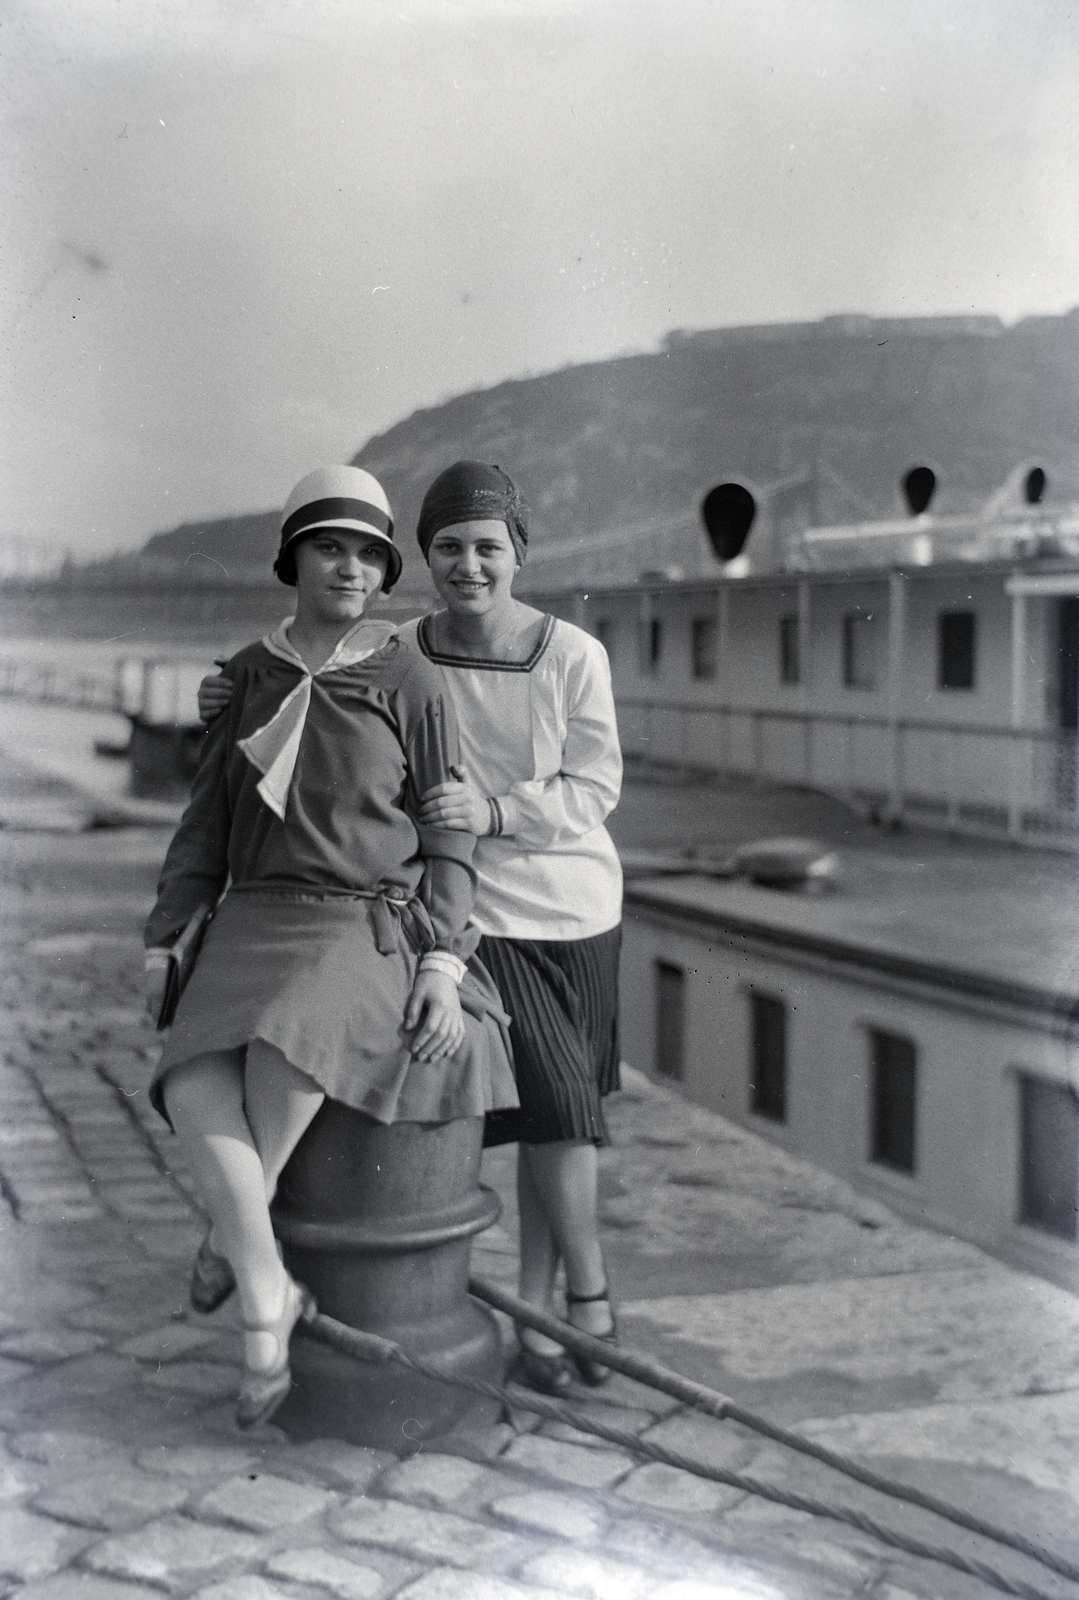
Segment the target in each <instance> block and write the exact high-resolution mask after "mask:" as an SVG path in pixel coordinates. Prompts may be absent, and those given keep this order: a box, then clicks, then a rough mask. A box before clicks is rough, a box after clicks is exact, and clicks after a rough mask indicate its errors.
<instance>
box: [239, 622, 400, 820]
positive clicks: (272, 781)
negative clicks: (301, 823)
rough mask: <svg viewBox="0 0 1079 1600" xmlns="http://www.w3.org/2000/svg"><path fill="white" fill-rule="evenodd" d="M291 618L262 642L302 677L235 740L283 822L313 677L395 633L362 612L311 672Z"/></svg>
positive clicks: (368, 652) (347, 663) (371, 650)
mask: <svg viewBox="0 0 1079 1600" xmlns="http://www.w3.org/2000/svg"><path fill="white" fill-rule="evenodd" d="M294 620H295V618H293V617H286V618H285V620H284V622H282V623H281V624H280V625H279V626H278V627H276V628H275V629H274V631H273V633H270V634H267V635H266V637H265V638H264V639H263V641H262V642H263V644H264V645H265V646H266V648H267V650H269V652H270V653H271V655H275V656H280V657H281V659H282V660H283V661H289V662H291V663H292V665H293V666H294V667H299V669H300V671H301V672H302V673H303V677H302V678H301V679H300V681H299V683H298V684H297V685H296V687H295V689H292V690H290V692H289V693H288V694H287V695H286V696H285V698H284V699H283V700H282V702H281V704H280V705H279V706H278V708H277V710H276V711H275V712H274V714H273V716H272V717H271V718H270V720H269V722H267V723H264V724H263V726H262V727H261V728H256V729H255V732H254V733H251V734H248V736H247V738H246V739H241V740H240V742H239V745H240V749H241V750H242V751H243V753H244V755H245V756H246V757H247V759H248V761H250V763H251V765H252V766H253V767H256V768H257V769H258V771H259V772H261V773H262V775H263V776H262V781H261V782H260V783H259V786H258V792H259V794H260V795H261V796H262V798H263V800H264V801H265V802H266V804H267V805H268V806H269V808H270V810H271V811H272V812H273V813H274V815H275V816H278V817H280V818H281V821H282V822H284V820H285V806H286V805H287V804H288V793H289V789H290V788H291V786H292V774H293V773H294V772H295V770H296V757H297V755H298V754H299V750H300V740H301V739H302V737H303V730H304V723H305V722H306V721H307V713H308V711H309V709H310V706H311V684H312V682H313V681H314V679H315V678H321V677H323V676H324V675H325V674H326V673H329V672H339V671H340V670H341V668H342V667H353V666H355V665H356V662H357V661H363V660H365V659H366V658H367V657H368V656H373V655H374V654H375V651H376V650H381V649H382V648H383V646H384V645H386V644H388V643H389V641H390V640H391V639H392V638H393V637H394V636H395V635H396V633H397V629H396V628H395V627H394V625H393V623H392V622H382V621H376V620H374V619H371V620H369V619H368V618H366V617H361V618H360V620H359V621H358V622H357V623H356V625H355V627H353V628H350V629H349V631H348V632H347V633H346V634H345V635H344V637H343V638H342V639H340V640H339V642H338V644H337V647H336V649H335V650H334V652H333V654H332V655H331V656H330V657H328V659H327V660H325V661H324V662H323V663H322V665H321V667H319V668H318V670H317V671H316V672H315V673H313V674H312V672H311V671H310V669H309V668H308V666H307V664H306V662H305V661H304V659H303V657H302V656H301V655H300V653H299V651H298V650H297V649H296V647H295V646H294V645H293V643H292V641H291V639H290V638H289V636H288V630H289V626H290V624H291V623H292V622H293V621H294Z"/></svg>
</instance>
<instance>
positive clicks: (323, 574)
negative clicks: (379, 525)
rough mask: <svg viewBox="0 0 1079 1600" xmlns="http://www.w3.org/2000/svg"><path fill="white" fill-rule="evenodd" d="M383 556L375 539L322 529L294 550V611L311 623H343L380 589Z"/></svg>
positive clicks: (385, 557) (360, 611) (381, 546)
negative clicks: (299, 611) (295, 601)
mask: <svg viewBox="0 0 1079 1600" xmlns="http://www.w3.org/2000/svg"><path fill="white" fill-rule="evenodd" d="M388 564H389V554H388V552H387V550H386V546H385V544H383V542H382V540H381V539H373V538H372V537H371V535H370V534H368V533H353V532H351V531H350V530H348V529H346V528H322V529H320V530H319V532H317V533H313V534H311V536H310V538H307V539H303V540H301V542H300V544H299V546H298V548H297V550H296V596H297V609H298V610H303V611H304V613H305V614H306V615H307V616H309V617H310V618H311V620H312V621H316V622H324V623H330V622H348V621H351V620H352V619H354V618H358V617H362V615H363V608H364V606H365V605H366V604H367V601H368V600H369V599H370V597H371V596H372V595H373V594H377V593H378V591H379V589H380V588H381V587H382V580H383V579H384V578H385V576H386V568H387V566H388Z"/></svg>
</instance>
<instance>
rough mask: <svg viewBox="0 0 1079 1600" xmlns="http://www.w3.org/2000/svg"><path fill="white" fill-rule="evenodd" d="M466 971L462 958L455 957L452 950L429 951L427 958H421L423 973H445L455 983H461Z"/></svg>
mask: <svg viewBox="0 0 1079 1600" xmlns="http://www.w3.org/2000/svg"><path fill="white" fill-rule="evenodd" d="M466 970H467V969H466V967H465V964H464V962H463V961H462V960H461V958H460V956H455V955H454V954H453V952H452V951H450V950H428V952H427V954H426V955H425V956H421V957H420V971H421V972H444V973H445V975H446V977H447V978H452V979H453V981H454V983H460V981H461V979H462V978H463V977H464V975H465V972H466Z"/></svg>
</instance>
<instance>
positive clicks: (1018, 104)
mask: <svg viewBox="0 0 1079 1600" xmlns="http://www.w3.org/2000/svg"><path fill="white" fill-rule="evenodd" d="M0 74H2V82H0V93H2V99H3V106H4V112H3V126H2V130H0V131H2V146H3V150H2V154H0V228H2V238H0V243H2V246H3V248H2V252H0V339H2V355H0V441H2V458H0V466H2V474H3V477H2V488H0V546H2V545H3V543H4V541H7V542H9V543H10V542H11V541H20V542H22V543H27V542H29V543H31V544H33V545H35V546H36V545H40V546H41V547H42V548H50V549H57V548H66V549H70V550H71V551H72V553H73V554H74V555H75V556H76V557H82V556H91V555H97V554H102V553H105V552H107V551H111V550H115V549H121V548H131V547H134V546H137V545H140V544H142V543H143V542H144V541H145V539H147V538H148V537H149V536H150V535H151V534H152V533H154V532H156V531H158V530H161V529H164V528H170V527H173V526H175V525H176V524H178V523H180V522H182V521H189V520H194V519H197V518H206V517H215V516H223V515H229V514H233V513H238V512H242V511H251V510H263V509H267V508H269V507H272V506H275V505H279V504H281V503H282V502H283V501H284V499H285V497H286V495H287V493H288V491H289V489H290V488H291V486H292V484H293V483H294V482H295V481H296V480H297V479H298V478H299V477H301V476H302V475H303V474H304V473H305V472H307V471H308V470H310V469H311V468H312V467H313V466H316V465H319V464H321V463H323V462H329V461H345V460H348V459H349V458H350V457H351V456H352V455H353V454H354V453H355V452H356V451H357V450H358V449H359V448H360V446H361V445H362V444H363V443H364V442H365V441H366V440H367V439H368V438H369V437H370V436H371V435H372V434H374V433H378V432H381V431H383V430H385V429H386V428H388V427H390V426H392V424H393V423H395V422H397V421H399V420H401V419H402V418H403V417H405V416H408V415H409V414H410V413H411V412H413V411H415V410H417V409H419V408H422V407H425V406H430V405H435V404H438V403H439V402H440V401H442V400H444V399H446V398H448V397H449V396H451V395H453V394H457V393H461V392H463V391H466V390H469V389H473V388H477V387H483V386H486V385H489V384H494V383H497V382H499V381H500V380H502V379H505V378H514V377H523V376H529V375H534V374H536V373H540V372H545V371H550V370H552V369H555V368H559V367H563V366H566V365H569V364H573V363H578V362H582V361H590V360H595V359H602V358H605V357H608V356H613V355H619V354H625V353H627V352H635V351H645V350H651V349H655V348H656V346H657V344H658V342H659V341H660V340H661V339H662V337H663V336H664V334H665V333H667V332H668V331H669V330H671V329H673V328H703V327H719V326H729V325H737V324H740V323H755V322H771V321H800V320H803V319H811V318H816V317H820V316H826V315H830V314H833V313H837V312H843V311H853V312H868V313H871V314H878V315H889V316H926V315H936V314H946V313H955V312H978V313H990V314H993V313H995V314H997V315H999V316H1000V317H1002V318H1004V319H1005V320H1006V321H1008V322H1011V321H1014V320H1016V319H1018V318H1020V317H1023V316H1026V315H1030V314H1040V313H1056V312H1061V311H1065V310H1068V309H1070V308H1071V307H1072V306H1075V305H1079V4H1074V5H1073V4H1069V3H1067V0H1020V3H1016V4H1005V3H1004V0H664V3H662V4H660V3H657V0H640V3H638V0H5V5H4V8H3V11H2V14H0Z"/></svg>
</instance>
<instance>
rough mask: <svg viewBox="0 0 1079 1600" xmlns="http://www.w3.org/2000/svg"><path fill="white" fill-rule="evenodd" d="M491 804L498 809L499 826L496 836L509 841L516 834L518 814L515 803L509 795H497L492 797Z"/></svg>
mask: <svg viewBox="0 0 1079 1600" xmlns="http://www.w3.org/2000/svg"><path fill="white" fill-rule="evenodd" d="M492 799H493V804H494V805H496V806H497V807H498V816H499V822H500V824H501V826H500V827H499V830H498V834H499V837H500V838H503V839H509V838H512V837H513V835H514V834H515V833H516V832H517V823H518V821H519V820H520V812H519V810H518V806H517V802H516V800H515V799H514V798H513V796H512V795H511V794H499V795H494V796H493V797H492Z"/></svg>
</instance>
